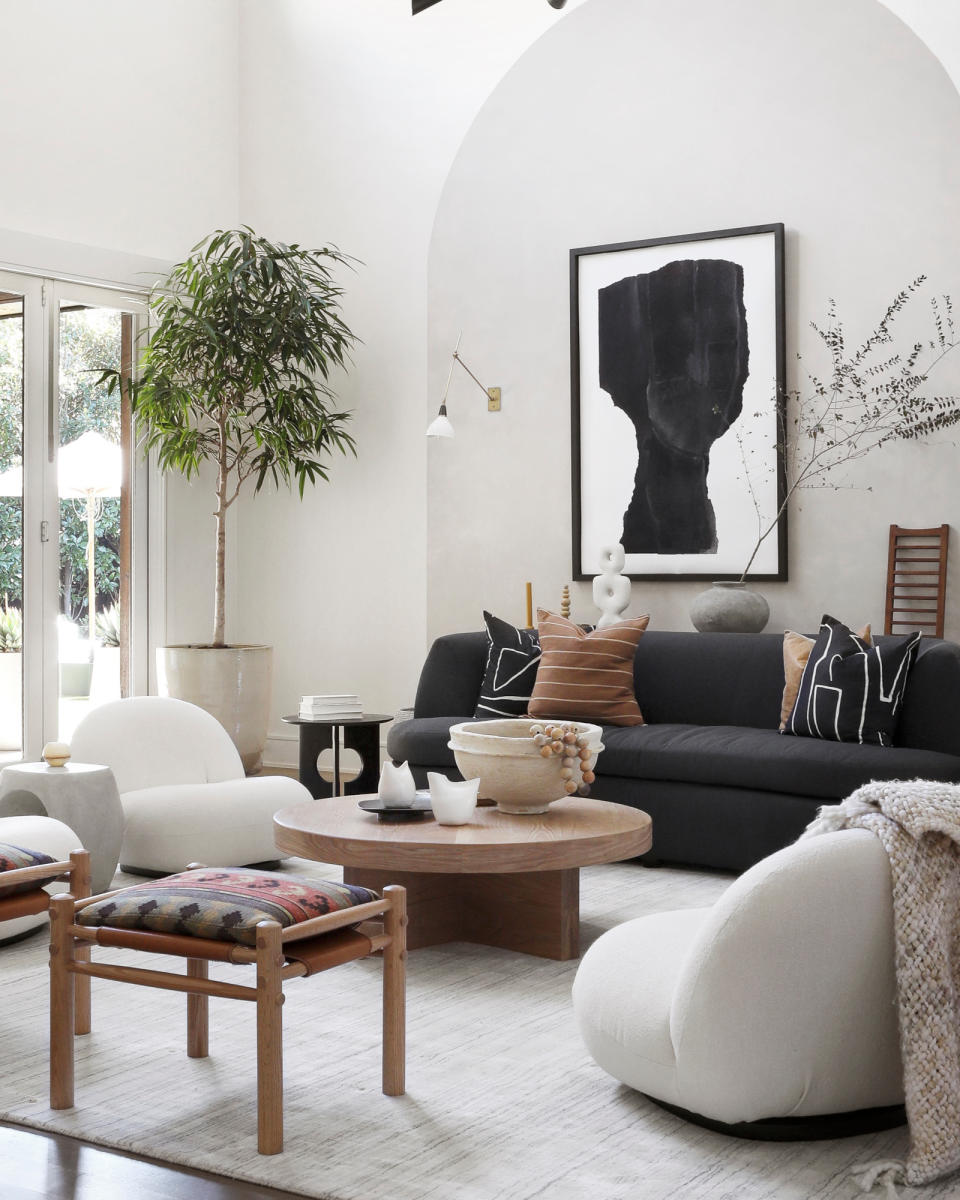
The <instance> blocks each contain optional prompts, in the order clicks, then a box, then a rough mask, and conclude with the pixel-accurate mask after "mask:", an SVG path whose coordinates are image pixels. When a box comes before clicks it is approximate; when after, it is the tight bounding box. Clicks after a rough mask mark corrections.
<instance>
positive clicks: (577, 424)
mask: <svg viewBox="0 0 960 1200" xmlns="http://www.w3.org/2000/svg"><path fill="white" fill-rule="evenodd" d="M697 243H700V244H701V245H700V247H699V249H700V253H698V254H697V255H696V257H694V256H693V255H691V254H690V253H689V252H688V253H686V254H684V253H682V251H681V250H679V249H678V252H677V253H676V254H673V253H672V250H671V248H672V247H674V246H676V247H678V248H692V247H693V246H694V245H696V244H697ZM710 243H720V245H719V246H717V245H711V244H710ZM600 283H602V284H603V286H602V287H601V286H599V284H600ZM784 324H785V322H784V226H783V224H782V223H779V222H778V223H774V224H769V225H750V226H744V227H741V228H737V229H720V230H711V231H708V232H704V233H688V234H680V235H678V236H674V237H660V238H647V239H643V240H639V241H632V242H617V243H611V244H608V245H601V246H583V247H579V248H576V249H573V250H571V251H570V371H571V393H570V394H571V405H570V415H571V450H572V453H571V464H572V478H571V492H572V496H571V499H572V535H573V537H572V549H573V578H574V579H577V580H585V579H592V578H593V577H594V576H595V575H597V574H599V547H600V546H602V545H611V544H615V543H617V542H622V543H623V545H624V549H625V552H626V566H625V567H624V571H623V573H624V574H626V575H629V577H630V578H631V579H648V580H660V581H667V580H678V579H686V580H736V579H739V578H740V576H741V573H742V571H743V568H744V566H745V565H746V560H747V558H749V549H747V550H746V552H745V553H744V552H743V547H744V546H745V545H747V546H749V548H752V545H753V542H754V541H755V535H748V533H747V531H746V527H745V523H744V517H743V513H744V511H745V509H746V505H747V504H750V505H751V506H752V505H753V501H752V500H750V492H751V488H752V490H753V491H754V493H755V494H759V502H761V503H762V505H763V506H764V508H763V509H762V511H764V512H768V513H769V519H770V520H772V519H773V518H774V517H775V515H776V512H777V510H778V509H779V507H780V505H781V504H782V501H783V498H784V496H785V495H786V476H785V464H784V445H783V442H784V439H783V436H782V431H783V429H784V408H783V406H784V399H785V395H786V347H785V332H784ZM638 331H639V332H640V334H641V336H639V337H638V336H637V332H638ZM584 338H587V339H590V340H589V341H588V342H587V343H586V344H585V342H584ZM685 339H686V340H685ZM690 362H694V363H698V364H701V366H698V367H695V368H694V369H695V370H701V367H702V364H704V363H707V364H708V366H706V367H702V371H701V374H702V375H706V377H707V379H706V382H704V380H703V379H702V378H701V379H700V380H699V381H698V382H691V381H690V380H689V379H684V378H683V377H682V376H681V377H679V379H678V377H677V376H676V374H675V373H674V374H673V376H671V368H675V367H676V365H677V363H680V364H681V369H682V370H686V369H687V367H686V366H685V365H684V364H688V363H690ZM754 364H756V370H755V371H754V373H753V374H751V368H752V367H753V366H754ZM601 376H602V377H603V379H604V382H606V383H607V384H608V386H612V387H613V388H614V390H616V391H617V396H618V398H619V399H620V403H619V404H618V403H617V401H616V400H614V398H613V395H612V394H611V392H610V391H609V390H608V389H604V388H603V387H602V386H601V383H600V378H601ZM718 376H719V379H720V384H719V385H717V384H716V380H717V377H718ZM611 381H612V382H611ZM678 389H679V390H678ZM685 389H686V390H685ZM717 395H720V396H722V398H723V399H722V403H721V404H718V403H716V401H715V399H714V397H716V396H717ZM688 396H689V397H692V399H691V401H690V403H686V401H687V399H688ZM677 397H679V400H680V403H677ZM738 405H739V407H737V406H738ZM651 406H652V407H651ZM618 409H619V410H620V411H619V413H617V412H616V411H615V410H618ZM628 410H629V411H630V412H632V413H633V414H634V415H633V416H630V415H628ZM691 412H693V413H694V416H692V417H690V416H689V413H691ZM673 413H675V414H678V415H676V416H671V414H673ZM658 421H659V422H660V424H661V425H662V424H664V423H666V424H667V425H670V423H671V422H673V423H674V425H676V428H672V427H671V429H670V430H669V431H668V432H669V436H668V437H666V438H664V437H660V436H658V435H657V433H656V426H657V422H658ZM585 422H586V424H585ZM631 423H632V426H633V428H632V429H631V428H630V426H631ZM684 423H685V424H684ZM721 427H722V428H721ZM718 428H719V429H720V430H721V431H720V432H719V433H716V430H717V429H718ZM651 429H653V430H654V432H653V433H651ZM714 433H716V436H715V437H714V439H713V441H710V442H709V443H708V441H707V439H708V438H710V437H711V435H713V434H714ZM725 434H726V435H727V437H728V440H727V441H726V442H725V443H722V445H720V439H721V438H722V437H723V436H724V435H725ZM627 435H632V436H627ZM688 443H689V445H688ZM678 445H679V446H680V450H677V448H676V447H677V446H678ZM718 445H720V450H721V452H720V453H715V449H716V447H717V446H718ZM665 446H666V448H664V447H665ZM691 446H692V451H691V452H689V453H688V450H689V448H690V447H691ZM704 446H706V447H707V448H706V449H704ZM631 448H632V449H631ZM734 450H735V451H736V453H734ZM629 453H635V458H634V460H633V461H634V463H635V464H636V466H635V468H634V469H635V471H636V474H635V476H634V478H633V480H632V482H631V480H630V478H629V476H628V474H627V470H628V467H627V458H626V456H627V455H628V454H629ZM641 455H643V461H644V464H645V465H646V464H649V467H650V469H649V472H648V473H645V472H642V471H641V470H640V467H639V463H640V459H641ZM606 456H609V457H610V459H611V460H613V461H614V464H615V467H616V469H614V467H613V466H610V467H609V469H607V467H608V465H609V464H607V463H606V462H605V457H606ZM680 460H682V462H681V461H680ZM747 461H749V462H750V464H751V467H750V471H749V476H748V474H747V471H746V468H745V467H744V464H745V462H747ZM691 462H692V464H693V465H691ZM678 463H679V465H677V464H678ZM738 463H739V470H740V477H739V478H738V477H737V476H736V475H735V469H736V467H737V464H738ZM748 477H749V479H750V481H751V483H750V484H748ZM691 479H692V482H691ZM644 480H646V481H647V482H644ZM641 484H643V486H641ZM618 486H619V491H617V490H616V489H617V487H618ZM617 497H623V499H624V500H625V501H626V508H621V510H620V515H619V524H618V523H617V514H616V503H617ZM651 497H652V499H651ZM657 504H659V509H658V508H657V507H656V506H657ZM651 509H652V511H651ZM671 522H672V525H671ZM753 522H754V523H753V525H752V526H751V529H752V530H756V529H757V516H756V511H755V508H754V510H753ZM711 523H712V528H713V534H712V537H713V544H712V547H711V541H710V538H711ZM631 545H632V546H633V547H634V549H631ZM641 547H642V548H641ZM677 547H682V548H681V549H678V548H677ZM738 556H739V557H738ZM741 559H742V561H741ZM755 566H756V567H757V569H751V571H750V572H749V573H748V575H747V576H746V578H747V579H748V580H750V581H757V582H770V581H784V580H786V578H787V522H786V513H785V512H784V513H783V514H782V515H781V517H780V519H779V521H778V524H777V530H776V532H775V533H771V534H770V536H769V537H768V538H767V539H766V542H765V543H764V547H763V550H762V554H761V555H758V559H757V561H756V563H755Z"/></svg>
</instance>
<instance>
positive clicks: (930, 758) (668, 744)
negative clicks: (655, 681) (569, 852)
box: [595, 725, 960, 805]
mask: <svg viewBox="0 0 960 1200" xmlns="http://www.w3.org/2000/svg"><path fill="white" fill-rule="evenodd" d="M603 744H604V747H605V749H604V751H603V753H602V754H601V755H600V757H599V759H598V760H597V767H596V772H597V776H598V783H597V785H596V789H595V790H596V793H597V795H598V796H600V797H601V798H602V796H603V789H602V779H603V776H604V775H617V776H627V777H632V778H635V779H638V780H643V779H663V780H673V781H677V782H683V783H701V784H713V785H716V786H718V787H735V788H736V787H739V788H751V789H754V790H758V791H770V792H787V791H789V792H792V793H794V794H798V795H806V796H814V797H818V798H820V799H823V800H840V799H842V798H843V797H844V796H847V795H849V794H850V792H852V791H853V790H854V789H855V788H858V787H860V786H861V784H864V783H869V782H870V781H871V780H873V779H917V778H921V779H943V780H946V781H948V782H951V783H954V782H960V757H958V756H955V755H952V754H940V753H937V752H936V751H932V750H912V749H910V748H908V747H905V746H897V747H885V746H869V745H859V744H857V743H852V742H824V741H820V740H819V739H813V738H788V737H783V736H781V734H780V733H779V732H778V731H777V730H776V729H752V728H750V727H748V726H735V725H710V726H701V725H644V726H642V727H640V728H636V729H617V728H614V727H607V728H605V729H604V731H603ZM638 800H639V802H640V804H641V805H642V792H639V793H638Z"/></svg>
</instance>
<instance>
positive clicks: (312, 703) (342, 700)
mask: <svg viewBox="0 0 960 1200" xmlns="http://www.w3.org/2000/svg"><path fill="white" fill-rule="evenodd" d="M362 712H363V705H362V704H361V703H360V697H359V696H353V695H337V694H333V695H328V696H301V697H300V716H301V717H304V718H305V719H307V720H310V719H311V718H312V719H313V720H316V721H322V720H330V721H332V720H334V719H335V718H336V717H359V716H360V714H361V713H362Z"/></svg>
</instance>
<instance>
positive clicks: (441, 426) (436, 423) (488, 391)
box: [427, 333, 500, 438]
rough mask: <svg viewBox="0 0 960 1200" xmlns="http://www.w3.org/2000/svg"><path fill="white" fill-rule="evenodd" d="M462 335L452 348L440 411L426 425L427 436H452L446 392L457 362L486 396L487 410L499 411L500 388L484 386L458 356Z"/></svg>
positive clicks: (448, 389)
mask: <svg viewBox="0 0 960 1200" xmlns="http://www.w3.org/2000/svg"><path fill="white" fill-rule="evenodd" d="M462 337H463V334H462V333H461V334H460V336H459V337H458V338H457V344H456V346H454V348H453V357H452V358H451V359H450V370H449V371H448V372H447V386H446V387H445V388H444V389H443V400H441V402H440V411H439V412H438V413H437V415H436V416H435V417H434V418H433V420H432V421H431V422H430V424H429V425H428V426H427V437H448V438H450V437H453V426H452V425H451V424H450V419H449V417H448V416H447V393H448V392H449V391H450V380H451V379H452V378H453V368H454V367H455V366H456V365H457V363H459V364H460V366H461V367H463V369H464V370H465V371H466V373H467V374H468V375H469V376H470V378H471V379H472V380H473V382H474V383H475V384H476V385H477V387H478V388H479V389H480V391H481V392H483V394H484V395H485V396H486V398H487V412H499V411H500V389H499V388H498V387H494V388H486V387H484V386H483V384H482V383H481V382H480V380H479V379H478V378H477V377H476V375H474V373H473V372H472V371H471V370H470V368H469V367H468V366H467V364H466V363H465V362H464V361H463V359H462V358H461V357H460V339H461V338H462Z"/></svg>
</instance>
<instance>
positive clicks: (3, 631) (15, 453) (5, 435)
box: [0, 288, 24, 763]
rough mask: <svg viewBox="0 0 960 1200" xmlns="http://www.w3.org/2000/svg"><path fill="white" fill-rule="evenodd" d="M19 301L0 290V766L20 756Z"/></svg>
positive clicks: (21, 315) (21, 320)
mask: <svg viewBox="0 0 960 1200" xmlns="http://www.w3.org/2000/svg"><path fill="white" fill-rule="evenodd" d="M23 332H24V297H23V296H22V295H20V294H18V293H15V292H8V291H3V290H2V288H0V763H2V762H13V761H16V760H18V759H20V758H21V757H22V751H23V636H22V634H23V394H24V387H23V382H24V359H23Z"/></svg>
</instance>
